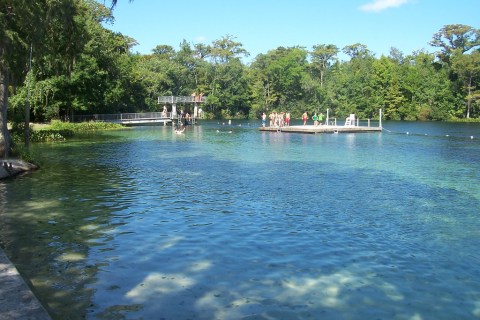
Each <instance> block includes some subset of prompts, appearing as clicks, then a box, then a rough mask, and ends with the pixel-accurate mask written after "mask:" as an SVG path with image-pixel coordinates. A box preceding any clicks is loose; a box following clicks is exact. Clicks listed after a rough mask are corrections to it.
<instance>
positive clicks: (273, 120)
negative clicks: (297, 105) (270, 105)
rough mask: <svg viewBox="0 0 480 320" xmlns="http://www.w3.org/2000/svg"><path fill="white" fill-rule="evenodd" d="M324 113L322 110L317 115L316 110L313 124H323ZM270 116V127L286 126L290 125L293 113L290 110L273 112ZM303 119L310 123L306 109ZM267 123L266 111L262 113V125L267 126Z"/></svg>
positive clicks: (304, 122)
mask: <svg viewBox="0 0 480 320" xmlns="http://www.w3.org/2000/svg"><path fill="white" fill-rule="evenodd" d="M323 117H324V115H323V113H321V112H320V114H318V115H317V113H316V112H315V113H314V115H313V116H312V120H313V125H314V126H318V125H322V124H323ZM268 118H269V120H270V122H269V126H270V127H278V128H281V127H284V126H290V119H291V115H290V112H275V111H274V112H272V113H270V114H269V115H268ZM302 120H303V125H304V126H305V125H307V124H308V113H307V111H305V112H304V113H303V114H302ZM266 125H267V114H266V113H265V112H263V113H262V127H266Z"/></svg>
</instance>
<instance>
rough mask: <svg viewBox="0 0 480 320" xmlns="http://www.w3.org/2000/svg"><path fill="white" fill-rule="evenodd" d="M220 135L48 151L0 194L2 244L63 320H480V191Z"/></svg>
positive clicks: (142, 138) (147, 135)
mask: <svg viewBox="0 0 480 320" xmlns="http://www.w3.org/2000/svg"><path fill="white" fill-rule="evenodd" d="M207 129H208V130H204V131H203V132H197V131H198V129H190V131H187V132H186V134H185V135H183V136H175V135H171V132H170V131H171V128H170V129H169V128H165V129H164V128H161V129H160V130H161V137H164V136H165V135H166V137H167V138H163V139H159V133H158V132H157V133H155V132H153V133H152V132H151V131H150V130H148V129H144V130H143V129H140V130H135V131H133V132H132V133H131V134H130V137H127V138H125V137H124V136H119V137H116V136H115V133H114V134H113V136H109V137H108V139H105V140H104V139H103V138H102V139H97V140H95V141H93V142H92V141H78V143H71V144H70V143H69V144H65V145H61V146H58V145H56V146H51V148H50V147H45V146H43V147H42V154H43V156H44V157H45V159H48V161H47V162H46V164H45V165H44V167H43V169H42V170H41V171H39V172H36V173H34V174H32V175H29V176H24V177H20V178H19V179H16V180H14V181H7V182H1V186H3V188H4V189H5V193H3V195H4V199H2V200H5V201H4V202H3V201H2V206H0V222H1V231H2V232H1V238H0V239H1V240H0V241H1V244H2V246H3V247H5V249H6V252H7V253H8V255H9V257H10V258H11V259H12V261H14V263H15V264H16V265H17V267H18V269H19V270H20V272H21V273H22V274H23V275H24V276H25V277H26V278H28V279H29V281H30V282H31V283H32V285H33V286H34V290H35V292H36V293H37V295H38V297H39V298H40V300H41V301H42V302H43V303H44V304H45V305H46V306H47V308H48V310H49V311H50V313H51V314H52V315H53V317H54V318H55V319H81V318H88V319H133V318H135V319H138V318H144V319H162V318H163V319H189V318H190V319H319V318H322V319H380V318H384V319H411V318H413V319H415V318H416V319H433V318H435V319H442V318H443V319H451V318H462V319H468V318H473V317H475V316H476V317H478V316H479V315H480V305H479V301H480V300H479V297H480V293H479V291H478V286H477V285H476V283H478V280H479V279H480V274H479V271H478V268H477V267H476V266H478V263H479V262H480V261H479V259H478V257H475V255H474V253H475V252H476V250H477V249H476V248H478V245H479V244H480V243H479V239H480V235H479V232H478V230H479V228H478V222H477V221H478V216H477V215H475V214H472V210H471V208H480V199H479V198H477V197H476V196H475V194H473V195H470V194H468V193H465V192H464V190H463V189H461V188H458V187H457V188H455V187H451V186H450V185H448V184H447V183H441V181H440V182H439V183H435V182H434V181H427V180H425V181H424V182H419V180H417V179H415V174H417V173H415V170H414V172H412V173H410V175H401V174H397V173H395V170H390V169H387V168H385V167H384V166H383V163H378V164H371V163H370V164H369V166H370V167H367V166H365V167H362V165H359V167H354V166H352V165H349V163H348V162H347V163H343V164H334V162H333V161H331V159H329V158H328V157H329V155H328V154H325V155H322V153H313V154H310V155H309V154H306V153H305V151H306V150H309V149H310V148H312V144H313V143H319V141H320V142H321V143H322V144H321V146H322V148H323V150H322V152H323V153H327V152H326V151H327V150H330V149H329V148H330V147H331V146H329V143H331V144H338V141H337V142H336V140H334V139H336V138H335V137H331V136H328V137H324V136H318V137H317V136H290V135H281V134H280V135H275V134H270V135H264V134H262V133H258V134H257V135H255V136H253V137H254V138H253V139H259V140H260V142H259V141H251V144H249V145H247V146H244V147H242V148H240V149H239V147H238V145H239V143H238V141H239V140H242V139H246V138H245V137H242V136H241V134H242V132H243V131H242V130H248V129H244V128H234V129H235V130H234V132H232V133H231V134H229V133H228V131H226V132H225V131H223V130H222V129H223V127H222V126H211V128H207ZM167 130H170V131H167ZM195 130H197V131H195ZM216 130H219V131H220V132H217V131H216ZM194 133H195V135H193V134H194ZM131 135H134V136H136V138H135V139H132V138H131ZM200 135H203V137H202V138H199V136H200ZM343 138H345V150H343V151H342V150H339V148H338V145H335V146H332V148H333V147H335V148H337V150H336V152H338V153H341V152H345V156H342V157H343V158H348V156H347V155H350V154H351V153H352V152H353V153H354V152H358V149H356V148H358V145H359V144H360V145H361V148H365V147H366V146H365V145H362V143H364V141H362V140H360V139H356V136H355V135H352V136H342V137H341V139H343ZM195 139H197V140H196V141H195V143H193V144H192V143H191V142H190V140H195ZM247 139H250V138H248V137H247ZM262 139H263V140H262ZM273 140H275V141H274V142H275V145H272V144H273V143H272V141H273ZM359 140H360V141H359ZM206 143H208V144H209V146H208V147H205V145H202V144H206ZM249 143H250V141H249ZM254 143H255V144H254ZM379 143H380V142H379ZM291 144H299V145H301V146H302V145H303V146H305V148H303V147H298V146H296V147H295V148H292V149H288V152H291V153H290V156H287V155H285V150H286V149H285V148H287V147H288V146H290V145H291ZM258 145H260V146H261V148H264V150H257V149H258ZM205 148H209V150H208V151H205ZM79 150H80V151H79ZM152 150H153V151H152ZM370 151H371V152H372V153H373V154H375V152H376V151H375V150H370ZM272 154H273V155H275V158H269V157H271V155H272ZM320 155H321V156H322V157H324V158H321V159H323V160H320V161H319V160H318V157H320ZM440 155H441V156H442V154H441V153H440ZM383 156H384V155H383ZM396 156H397V160H399V162H400V161H401V156H398V155H396ZM419 157H421V155H419ZM445 157H446V155H445ZM258 158H260V159H258ZM262 158H263V159H262ZM265 159H267V161H265ZM366 159H368V160H369V161H374V160H372V159H371V158H369V157H367V158H366ZM417 159H418V158H417ZM335 160H337V161H341V160H338V159H335ZM418 165H420V164H418ZM397 166H398V167H400V166H401V164H397ZM372 168H373V170H372ZM397 169H398V168H397ZM312 181H313V182H312ZM458 229H461V232H458ZM452 230H455V231H452Z"/></svg>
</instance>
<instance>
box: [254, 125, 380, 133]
mask: <svg viewBox="0 0 480 320" xmlns="http://www.w3.org/2000/svg"><path fill="white" fill-rule="evenodd" d="M259 130H260V131H270V132H289V133H310V134H316V133H354V132H381V131H382V127H366V126H330V125H318V126H314V125H305V126H303V125H302V126H286V127H280V128H279V127H260V128H259Z"/></svg>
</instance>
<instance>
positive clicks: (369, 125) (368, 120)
mask: <svg viewBox="0 0 480 320" xmlns="http://www.w3.org/2000/svg"><path fill="white" fill-rule="evenodd" d="M368 127H369V128H370V118H368Z"/></svg>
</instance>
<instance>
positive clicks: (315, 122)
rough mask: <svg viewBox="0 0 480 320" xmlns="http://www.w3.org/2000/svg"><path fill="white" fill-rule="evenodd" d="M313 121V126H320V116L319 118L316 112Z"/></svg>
mask: <svg viewBox="0 0 480 320" xmlns="http://www.w3.org/2000/svg"><path fill="white" fill-rule="evenodd" d="M312 120H313V125H314V126H315V127H316V126H318V116H317V113H316V112H315V114H314V115H313V117H312Z"/></svg>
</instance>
